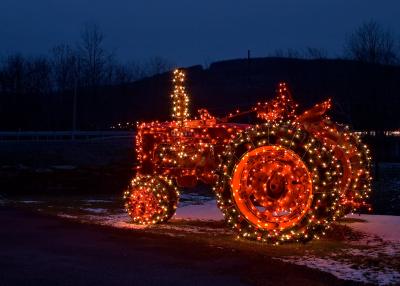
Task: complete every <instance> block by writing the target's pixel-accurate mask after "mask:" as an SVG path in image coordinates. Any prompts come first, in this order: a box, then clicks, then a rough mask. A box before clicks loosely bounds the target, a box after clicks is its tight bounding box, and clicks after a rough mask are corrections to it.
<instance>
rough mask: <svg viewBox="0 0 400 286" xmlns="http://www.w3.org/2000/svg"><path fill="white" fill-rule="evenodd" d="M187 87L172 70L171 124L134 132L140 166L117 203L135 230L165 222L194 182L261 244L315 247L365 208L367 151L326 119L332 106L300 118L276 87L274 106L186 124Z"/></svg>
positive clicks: (282, 88)
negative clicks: (315, 241)
mask: <svg viewBox="0 0 400 286" xmlns="http://www.w3.org/2000/svg"><path fill="white" fill-rule="evenodd" d="M184 81H185V74H184V72H183V71H182V70H175V71H174V76H173V84H174V90H173V93H172V95H171V97H172V102H173V106H172V117H173V120H172V121H170V122H149V123H141V124H139V125H138V130H137V135H136V151H137V160H138V162H139V166H138V168H137V174H136V176H135V178H134V179H133V180H132V182H131V185H130V187H129V189H128V190H127V191H126V192H125V195H124V198H125V206H126V210H127V212H128V213H129V215H130V216H131V217H132V219H133V222H134V223H138V224H156V223H162V222H166V221H168V220H169V219H170V218H171V217H172V216H173V215H174V213H175V210H176V208H177V204H178V200H179V192H178V190H179V188H182V187H194V186H195V185H196V184H197V183H198V182H200V181H201V182H203V183H206V184H209V185H212V186H213V190H214V192H215V194H216V198H217V204H218V207H219V208H220V210H221V211H222V213H223V216H224V217H225V221H226V223H227V224H228V225H229V226H230V227H232V228H233V229H234V230H235V231H236V232H237V233H238V237H243V238H248V239H254V240H258V241H263V242H270V243H281V242H286V241H308V240H310V239H312V238H319V237H320V236H321V235H323V234H324V233H325V230H326V229H328V228H329V227H330V225H331V224H332V223H333V222H335V221H336V220H338V219H339V218H341V217H342V216H344V215H345V214H347V213H349V212H352V211H354V210H357V209H360V208H363V207H365V206H368V205H367V204H366V203H365V202H366V200H367V198H368V194H369V192H370V190H371V177H370V156H369V150H368V148H367V146H366V145H364V144H362V143H361V141H360V139H359V137H358V136H357V135H355V134H354V133H352V132H350V131H349V129H348V127H345V126H343V125H340V124H337V123H335V122H333V121H331V119H330V118H329V117H328V116H327V115H326V112H327V111H328V110H329V108H330V107H331V102H330V100H327V101H325V102H323V103H320V104H317V105H315V106H314V107H312V108H311V109H309V110H307V111H305V112H302V113H301V114H298V112H297V107H298V106H297V104H296V103H295V102H294V101H293V98H292V96H291V93H290V91H289V89H288V87H287V86H286V84H285V83H279V85H278V87H277V91H276V92H277V94H276V98H275V99H273V100H271V101H269V102H266V103H258V104H257V105H256V106H254V107H253V108H251V109H250V110H247V111H244V112H239V111H237V112H235V113H233V114H229V115H228V116H226V117H224V118H216V117H214V116H212V115H211V114H210V113H209V112H208V111H207V110H205V109H202V110H199V115H198V117H195V118H192V119H190V118H189V110H188V106H189V97H188V95H187V93H186V90H185V86H184ZM240 118H242V119H243V118H245V119H246V120H245V121H247V122H245V123H243V122H242V123H239V122H240V120H239V119H240ZM242 121H244V120H242ZM248 122H252V123H251V124H249V123H248Z"/></svg>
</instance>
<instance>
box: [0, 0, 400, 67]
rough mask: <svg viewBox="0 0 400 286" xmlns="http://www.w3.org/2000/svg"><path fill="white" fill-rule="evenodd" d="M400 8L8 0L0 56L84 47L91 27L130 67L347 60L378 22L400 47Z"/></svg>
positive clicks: (355, 2)
mask: <svg viewBox="0 0 400 286" xmlns="http://www.w3.org/2000/svg"><path fill="white" fill-rule="evenodd" d="M399 15H400V1H398V0H382V1H381V0H380V1H373V0H370V1H367V0H275V1H269V0H247V1H245V0H242V1H236V0H202V1H190V0H181V1H175V0H169V1H167V0H163V1H161V0H160V1H154V0H143V1H134V0H1V1H0V55H3V56H4V55H7V54H10V53H14V52H21V53H22V54H24V55H41V54H46V53H47V52H48V51H49V49H50V48H51V47H53V46H55V45H56V44H60V43H70V44H76V42H77V41H78V40H79V36H80V32H81V30H82V27H83V26H84V24H85V23H88V24H97V25H98V26H99V27H100V29H101V30H102V31H103V33H104V35H105V37H106V38H105V45H106V47H107V48H108V49H109V50H110V51H114V52H115V54H116V56H117V57H118V58H119V59H121V60H123V61H125V60H139V59H147V58H150V57H153V56H161V57H164V58H166V59H169V60H170V61H171V62H173V63H176V64H178V65H193V64H206V63H210V62H212V61H215V60H222V59H230V58H240V57H245V56H246V53H247V49H250V50H251V51H252V56H255V57H256V56H267V55H269V54H271V53H273V52H274V51H275V50H276V49H279V48H282V49H287V48H294V49H304V48H306V47H314V48H323V49H326V50H327V51H328V54H329V56H330V57H335V56H339V55H341V54H342V51H343V45H344V41H345V38H346V35H348V34H349V33H350V32H351V31H353V30H354V29H355V28H356V27H357V26H358V25H360V24H361V23H362V22H363V21H366V20H370V19H374V20H376V21H378V22H379V23H380V24H382V25H383V26H384V27H390V28H391V29H392V30H393V32H394V33H395V34H396V35H397V36H398V38H399V39H400V36H399V35H400V17H399Z"/></svg>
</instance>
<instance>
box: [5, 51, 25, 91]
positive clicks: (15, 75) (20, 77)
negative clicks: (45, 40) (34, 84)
mask: <svg viewBox="0 0 400 286" xmlns="http://www.w3.org/2000/svg"><path fill="white" fill-rule="evenodd" d="M25 75H26V60H25V58H24V57H23V56H22V55H20V54H15V55H10V56H8V57H7V58H6V59H5V60H4V64H3V90H4V91H5V92H10V93H22V92H23V91H24V79H25Z"/></svg>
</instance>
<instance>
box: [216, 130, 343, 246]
mask: <svg viewBox="0 0 400 286" xmlns="http://www.w3.org/2000/svg"><path fill="white" fill-rule="evenodd" d="M339 168H340V165H339V164H337V160H336V158H335V156H334V153H333V150H330V149H328V148H327V146H325V145H323V143H321V142H319V141H318V140H316V138H314V137H313V136H312V135H311V134H309V133H307V132H306V131H304V130H302V129H301V128H300V126H298V125H296V124H295V123H290V122H285V123H274V124H272V123H266V124H263V125H260V126H255V127H253V128H250V129H248V130H246V131H243V132H242V133H241V134H239V135H238V136H237V138H236V139H235V140H234V141H233V142H232V143H231V144H230V145H229V146H228V147H227V149H226V151H225V153H224V155H223V159H222V163H221V165H220V168H219V173H220V179H219V182H218V184H217V186H216V189H215V190H216V193H217V198H218V206H219V207H220V209H221V210H222V212H223V214H224V216H225V219H226V221H227V223H228V224H229V225H230V226H231V227H232V228H234V229H235V230H236V231H237V232H239V236H240V237H244V238H250V239H256V240H261V241H268V242H273V243H280V242H285V241H307V240H309V239H312V238H313V237H314V236H317V237H318V235H319V234H320V233H323V232H324V230H325V228H326V227H328V226H329V224H330V223H331V222H332V221H334V220H335V219H336V218H338V217H339V216H340V214H341V208H340V205H339V195H340V192H339V187H338V183H337V177H338V175H339V173H340V169H339Z"/></svg>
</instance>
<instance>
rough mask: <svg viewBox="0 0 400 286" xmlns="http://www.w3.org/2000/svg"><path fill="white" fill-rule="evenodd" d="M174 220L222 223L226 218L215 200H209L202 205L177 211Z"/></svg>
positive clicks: (185, 207) (181, 208) (184, 207)
mask: <svg viewBox="0 0 400 286" xmlns="http://www.w3.org/2000/svg"><path fill="white" fill-rule="evenodd" d="M174 219H177V220H179V219H183V220H213V221H220V220H223V219H224V217H223V215H222V212H221V211H220V210H219V208H218V206H217V202H216V201H215V200H209V201H207V202H204V203H203V204H201V205H187V206H182V207H179V208H178V209H177V210H176V214H175V216H174Z"/></svg>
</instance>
